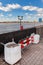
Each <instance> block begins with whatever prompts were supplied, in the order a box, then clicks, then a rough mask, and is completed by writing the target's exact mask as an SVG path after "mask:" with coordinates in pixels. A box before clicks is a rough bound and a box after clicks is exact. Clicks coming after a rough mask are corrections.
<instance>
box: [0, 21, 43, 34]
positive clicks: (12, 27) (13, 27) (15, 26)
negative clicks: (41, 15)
mask: <svg viewBox="0 0 43 65" xmlns="http://www.w3.org/2000/svg"><path fill="white" fill-rule="evenodd" d="M22 25H23V28H24V29H26V28H32V27H35V26H39V25H43V22H41V23H22ZM17 30H20V23H0V34H3V33H8V32H13V31H17Z"/></svg>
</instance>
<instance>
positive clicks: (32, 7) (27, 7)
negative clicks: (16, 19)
mask: <svg viewBox="0 0 43 65" xmlns="http://www.w3.org/2000/svg"><path fill="white" fill-rule="evenodd" d="M22 9H23V10H29V11H36V12H38V13H43V8H39V7H36V6H23V7H22Z"/></svg>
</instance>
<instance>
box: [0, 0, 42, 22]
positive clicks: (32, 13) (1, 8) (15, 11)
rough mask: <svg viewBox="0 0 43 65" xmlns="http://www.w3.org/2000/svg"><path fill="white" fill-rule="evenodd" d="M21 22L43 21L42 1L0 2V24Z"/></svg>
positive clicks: (11, 0)
mask: <svg viewBox="0 0 43 65" xmlns="http://www.w3.org/2000/svg"><path fill="white" fill-rule="evenodd" d="M17 16H23V20H27V21H38V19H39V18H42V19H43V0H0V22H2V21H16V20H18V17H17Z"/></svg>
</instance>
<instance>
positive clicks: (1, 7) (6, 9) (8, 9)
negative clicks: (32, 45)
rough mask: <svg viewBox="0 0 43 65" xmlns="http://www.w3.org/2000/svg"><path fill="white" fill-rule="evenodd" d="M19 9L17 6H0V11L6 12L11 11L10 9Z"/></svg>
mask: <svg viewBox="0 0 43 65" xmlns="http://www.w3.org/2000/svg"><path fill="white" fill-rule="evenodd" d="M0 4H1V3H0ZM20 7H21V6H20V5H19V4H7V5H6V6H5V7H4V6H2V5H1V6H0V10H2V11H5V12H7V11H11V10H12V9H17V8H20Z"/></svg>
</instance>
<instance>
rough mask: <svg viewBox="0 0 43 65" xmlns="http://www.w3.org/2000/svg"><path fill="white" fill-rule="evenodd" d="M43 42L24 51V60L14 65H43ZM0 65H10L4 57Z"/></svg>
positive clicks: (0, 57)
mask: <svg viewBox="0 0 43 65" xmlns="http://www.w3.org/2000/svg"><path fill="white" fill-rule="evenodd" d="M42 41H43V39H42V40H41V42H42ZM41 42H40V43H39V44H31V45H30V46H29V47H26V48H25V49H23V53H22V59H21V60H20V61H19V62H17V63H16V64H14V65H43V43H41ZM0 65H9V64H7V63H6V62H5V61H3V55H1V56H0Z"/></svg>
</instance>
